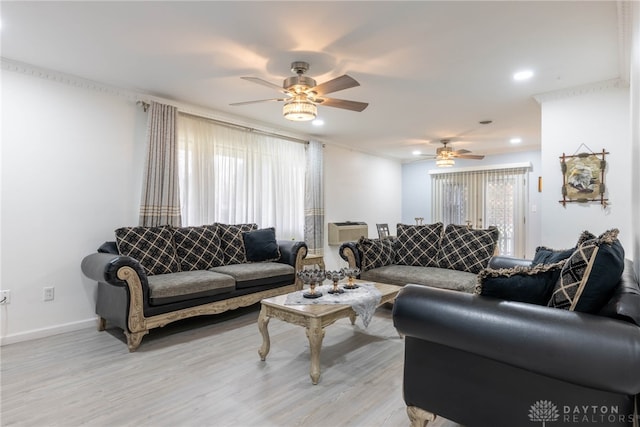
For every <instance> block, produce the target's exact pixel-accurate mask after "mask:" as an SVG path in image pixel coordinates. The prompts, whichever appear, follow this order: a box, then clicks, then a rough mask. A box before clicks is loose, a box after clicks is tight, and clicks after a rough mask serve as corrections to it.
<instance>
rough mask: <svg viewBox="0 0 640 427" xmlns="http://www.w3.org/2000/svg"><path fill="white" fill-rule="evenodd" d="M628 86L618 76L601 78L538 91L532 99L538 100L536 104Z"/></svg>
mask: <svg viewBox="0 0 640 427" xmlns="http://www.w3.org/2000/svg"><path fill="white" fill-rule="evenodd" d="M628 87H629V84H628V83H627V82H624V81H622V79H620V78H616V79H611V80H603V81H600V82H595V83H589V84H586V85H581V86H574V87H570V88H566V89H560V90H554V91H552V92H545V93H540V94H538V95H534V96H533V99H535V100H536V101H538V104H542V103H543V102H548V101H556V100H559V99H565V98H573V97H575V96H582V95H589V94H592V93H597V92H604V91H608V90H611V89H626V88H628Z"/></svg>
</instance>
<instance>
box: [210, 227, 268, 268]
mask: <svg viewBox="0 0 640 427" xmlns="http://www.w3.org/2000/svg"><path fill="white" fill-rule="evenodd" d="M216 226H217V228H218V236H219V237H220V240H221V241H222V251H223V252H224V263H225V264H242V263H244V262H247V253H246V251H245V248H244V239H243V238H242V233H243V232H245V231H252V230H257V229H258V225H257V224H235V225H233V224H220V223H216Z"/></svg>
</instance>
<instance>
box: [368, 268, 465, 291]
mask: <svg viewBox="0 0 640 427" xmlns="http://www.w3.org/2000/svg"><path fill="white" fill-rule="evenodd" d="M360 278H361V279H362V280H370V281H372V282H380V283H389V284H391V285H398V286H404V285H406V284H407V283H417V284H419V285H425V286H432V287H435V288H443V289H453V290H456V291H463V292H473V290H474V289H475V286H476V275H475V274H473V273H468V272H466V271H457V270H447V269H444V268H438V267H418V266H413V265H397V264H392V265H387V266H384V267H379V268H374V269H373V270H368V271H364V272H362V273H361V274H360Z"/></svg>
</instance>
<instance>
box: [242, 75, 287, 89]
mask: <svg viewBox="0 0 640 427" xmlns="http://www.w3.org/2000/svg"><path fill="white" fill-rule="evenodd" d="M240 78H241V79H242V80H247V81H249V82H253V83H257V84H259V85H262V86H266V87H270V88H271V89H275V90H277V91H278V92H282V93H289V92H287V91H286V90H285V89H284V88H283V87H282V86H278V85H277V84H274V83H271V82H268V81H266V80H262V79H260V78H258V77H240Z"/></svg>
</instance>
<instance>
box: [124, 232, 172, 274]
mask: <svg viewBox="0 0 640 427" xmlns="http://www.w3.org/2000/svg"><path fill="white" fill-rule="evenodd" d="M116 245H118V252H119V253H120V255H126V256H130V257H131V258H134V259H136V260H138V262H139V263H140V265H141V266H142V268H143V269H144V271H145V273H146V274H147V275H148V276H152V275H154V274H164V273H176V272H178V271H180V263H179V262H178V257H177V256H176V249H175V246H174V244H173V230H172V229H171V227H169V226H162V227H122V228H118V229H117V230H116Z"/></svg>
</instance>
